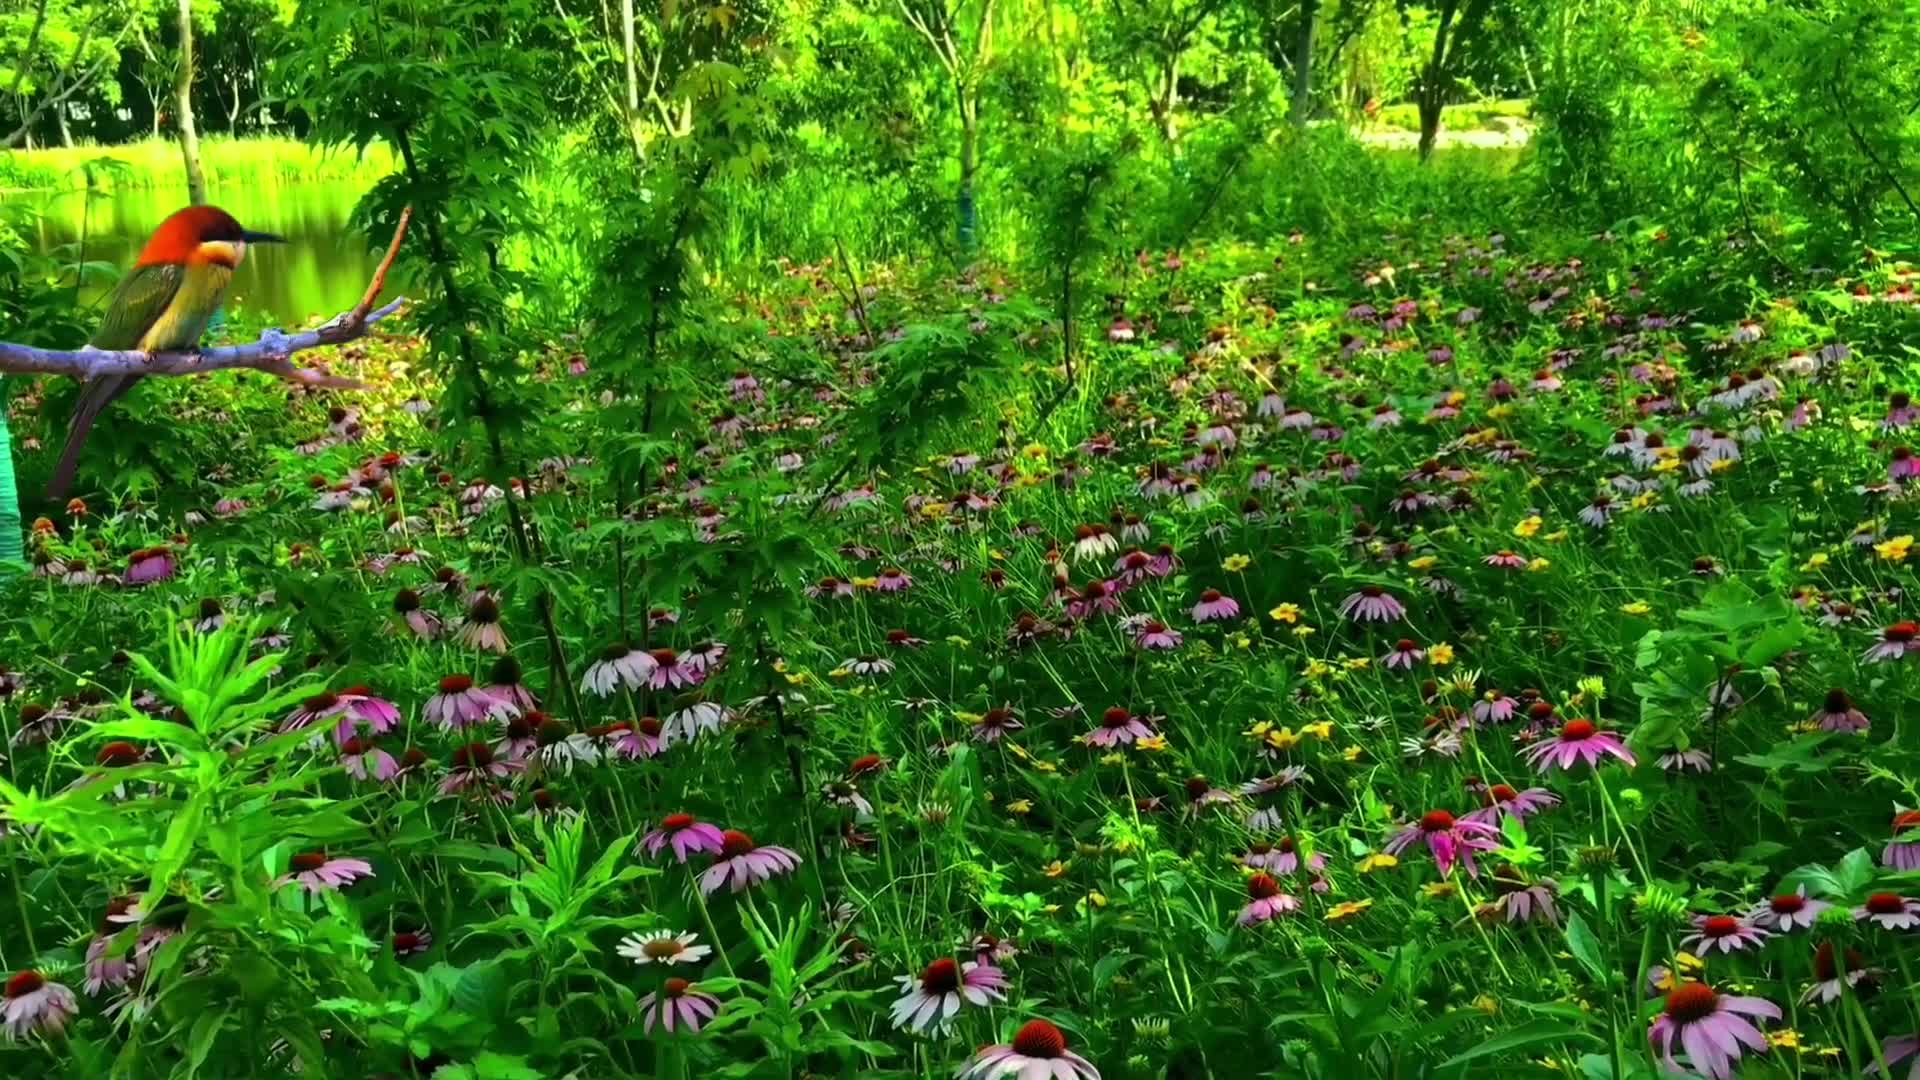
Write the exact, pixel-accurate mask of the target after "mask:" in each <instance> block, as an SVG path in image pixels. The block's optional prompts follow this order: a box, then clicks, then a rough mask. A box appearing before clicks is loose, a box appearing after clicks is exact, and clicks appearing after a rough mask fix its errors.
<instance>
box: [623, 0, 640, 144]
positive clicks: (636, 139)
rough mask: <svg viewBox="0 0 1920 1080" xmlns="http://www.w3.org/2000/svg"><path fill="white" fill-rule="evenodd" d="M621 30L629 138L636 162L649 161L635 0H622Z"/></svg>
mask: <svg viewBox="0 0 1920 1080" xmlns="http://www.w3.org/2000/svg"><path fill="white" fill-rule="evenodd" d="M620 29H621V32H622V37H623V39H624V45H625V48H626V60H627V103H626V104H627V108H626V114H627V115H626V121H627V138H628V139H630V140H632V142H633V156H634V159H635V160H636V161H641V162H645V161H646V160H647V140H646V138H645V131H644V130H643V127H642V124H641V120H640V59H639V50H638V48H637V47H636V46H635V44H634V39H633V0H620Z"/></svg>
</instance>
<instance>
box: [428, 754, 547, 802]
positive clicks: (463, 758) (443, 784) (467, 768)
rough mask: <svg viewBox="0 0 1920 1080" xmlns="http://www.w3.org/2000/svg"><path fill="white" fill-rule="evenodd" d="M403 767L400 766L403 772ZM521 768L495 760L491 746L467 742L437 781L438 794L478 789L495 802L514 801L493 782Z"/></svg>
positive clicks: (512, 762)
mask: <svg viewBox="0 0 1920 1080" xmlns="http://www.w3.org/2000/svg"><path fill="white" fill-rule="evenodd" d="M407 755H408V757H409V758H411V757H412V756H413V751H411V750H410V751H408V752H407ZM406 767H407V766H406V764H404V763H403V765H402V771H403V772H404V771H405V770H406ZM522 767H523V766H522V765H521V764H520V763H519V762H514V761H500V760H497V759H496V758H495V757H494V756H493V747H491V746H488V745H487V744H486V743H481V742H477V743H468V744H467V745H465V746H463V747H460V748H459V749H458V750H455V751H454V752H453V766H452V767H451V768H450V769H448V770H447V775H446V776H445V777H442V778H441V780H440V794H441V795H453V794H457V793H459V792H461V791H464V790H466V789H467V788H469V787H475V786H478V787H480V788H483V789H485V790H486V792H487V793H488V794H490V795H491V796H492V797H493V798H494V799H495V800H496V801H499V802H501V803H503V804H504V803H509V802H512V801H513V793H512V792H509V791H503V790H501V789H500V787H499V785H498V784H496V783H495V781H497V780H500V779H501V778H503V777H507V776H511V775H513V774H514V773H516V772H519V771H520V770H521V768H522Z"/></svg>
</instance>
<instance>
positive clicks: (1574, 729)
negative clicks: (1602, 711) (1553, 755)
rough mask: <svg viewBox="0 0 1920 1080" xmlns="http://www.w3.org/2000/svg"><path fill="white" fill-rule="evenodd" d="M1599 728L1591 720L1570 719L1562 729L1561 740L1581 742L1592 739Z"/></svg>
mask: <svg viewBox="0 0 1920 1080" xmlns="http://www.w3.org/2000/svg"><path fill="white" fill-rule="evenodd" d="M1597 730H1598V729H1596V728H1595V727H1594V726H1593V721H1591V720H1569V721H1567V725H1566V726H1565V727H1563V728H1561V729H1560V741H1561V742H1580V741H1582V740H1584V739H1591V738H1593V736H1594V733H1595V732H1596V731H1597Z"/></svg>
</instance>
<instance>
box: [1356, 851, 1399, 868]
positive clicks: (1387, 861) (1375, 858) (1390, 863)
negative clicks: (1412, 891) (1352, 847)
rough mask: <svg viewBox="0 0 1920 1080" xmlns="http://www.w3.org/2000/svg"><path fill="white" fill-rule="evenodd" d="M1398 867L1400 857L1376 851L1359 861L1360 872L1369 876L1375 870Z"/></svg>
mask: <svg viewBox="0 0 1920 1080" xmlns="http://www.w3.org/2000/svg"><path fill="white" fill-rule="evenodd" d="M1399 865H1400V857H1399V856H1397V855H1389V854H1387V853H1386V852H1384V851H1378V852H1375V853H1373V854H1372V855H1369V856H1367V857H1366V858H1364V859H1361V860H1360V872H1361V873H1363V874H1371V873H1373V872H1374V871H1375V870H1391V869H1393V868H1394V867H1396V866H1399Z"/></svg>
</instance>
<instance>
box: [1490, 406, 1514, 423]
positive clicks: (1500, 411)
mask: <svg viewBox="0 0 1920 1080" xmlns="http://www.w3.org/2000/svg"><path fill="white" fill-rule="evenodd" d="M1512 415H1513V406H1511V405H1495V406H1494V407H1493V408H1491V409H1488V410H1487V416H1488V418H1489V419H1493V420H1505V419H1506V418H1507V417H1509V416H1512Z"/></svg>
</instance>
